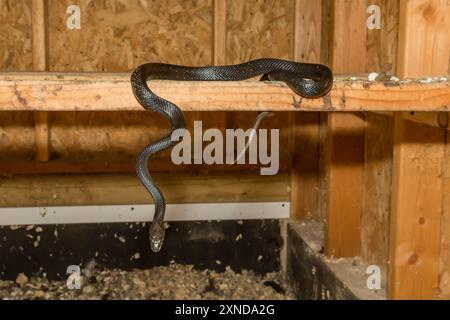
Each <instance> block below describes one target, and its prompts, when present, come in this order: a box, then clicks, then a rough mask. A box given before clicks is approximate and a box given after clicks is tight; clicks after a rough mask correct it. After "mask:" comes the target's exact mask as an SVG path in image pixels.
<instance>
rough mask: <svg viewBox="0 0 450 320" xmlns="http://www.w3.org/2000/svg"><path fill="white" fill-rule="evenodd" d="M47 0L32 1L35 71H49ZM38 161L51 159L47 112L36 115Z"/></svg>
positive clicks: (39, 112) (38, 112)
mask: <svg viewBox="0 0 450 320" xmlns="http://www.w3.org/2000/svg"><path fill="white" fill-rule="evenodd" d="M46 6H47V3H46V0H32V1H31V19H32V39H33V70H34V71H45V70H46V69H47V40H46V14H47V13H46V9H47V8H46ZM35 141H36V160H37V161H48V160H49V159H50V150H49V148H50V146H49V145H50V131H49V115H48V113H47V112H46V111H37V112H36V113H35Z"/></svg>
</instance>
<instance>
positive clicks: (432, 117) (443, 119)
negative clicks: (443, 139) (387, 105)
mask: <svg viewBox="0 0 450 320" xmlns="http://www.w3.org/2000/svg"><path fill="white" fill-rule="evenodd" d="M373 113H376V114H378V115H383V116H387V117H394V116H395V115H396V114H397V113H394V112H390V111H376V112H373ZM398 115H399V116H400V117H402V118H403V119H405V120H410V121H413V122H417V123H420V124H424V125H427V126H430V127H437V128H442V129H446V130H450V125H449V122H450V121H449V117H450V115H449V112H445V111H439V112H425V111H409V112H400V113H398Z"/></svg>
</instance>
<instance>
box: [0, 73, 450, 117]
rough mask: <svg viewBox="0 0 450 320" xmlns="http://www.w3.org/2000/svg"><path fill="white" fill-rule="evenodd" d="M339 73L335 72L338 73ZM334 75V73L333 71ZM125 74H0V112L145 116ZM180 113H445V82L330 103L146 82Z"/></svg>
mask: <svg viewBox="0 0 450 320" xmlns="http://www.w3.org/2000/svg"><path fill="white" fill-rule="evenodd" d="M337 68H338V67H337ZM338 72H339V71H338ZM129 78H130V75H129V74H108V73H81V74H77V73H20V72H19V73H0V111H132V110H135V111H144V109H143V108H142V106H141V105H140V104H139V103H138V102H137V101H136V99H135V98H134V96H133V93H132V90H131V86H130V80H129ZM149 85H150V87H151V88H152V90H153V91H154V92H155V93H156V94H158V95H160V96H162V97H165V98H167V99H169V100H170V101H172V102H174V103H176V104H177V105H178V106H179V107H180V108H181V109H182V110H184V111H264V110H268V111H270V110H272V111H448V110H449V109H450V81H448V80H446V81H433V82H430V83H422V82H419V81H415V80H412V81H407V82H405V83H400V84H398V83H397V84H396V83H390V82H387V83H383V82H369V81H367V80H352V79H351V78H349V77H348V76H346V77H341V78H339V79H338V80H336V81H335V84H334V88H333V90H332V92H331V94H330V99H326V100H325V101H324V99H301V98H300V97H299V96H297V95H296V94H295V93H293V92H292V90H291V89H290V88H289V87H288V86H287V85H285V84H284V83H280V82H259V81H241V82H236V81H224V82H220V81H219V82H197V81H192V82H181V81H151V82H150V84H149Z"/></svg>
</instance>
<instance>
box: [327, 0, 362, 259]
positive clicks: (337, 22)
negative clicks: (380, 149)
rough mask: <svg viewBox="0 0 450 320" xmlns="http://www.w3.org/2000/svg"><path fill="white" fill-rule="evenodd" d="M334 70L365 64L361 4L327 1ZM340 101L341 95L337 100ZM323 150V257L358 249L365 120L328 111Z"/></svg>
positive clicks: (353, 70)
mask: <svg viewBox="0 0 450 320" xmlns="http://www.w3.org/2000/svg"><path fill="white" fill-rule="evenodd" d="M332 29H333V31H332V46H331V48H332V55H331V60H332V61H331V65H332V69H333V71H334V73H361V72H364V71H365V68H366V60H365V57H366V2H365V1H359V0H346V1H340V0H334V1H333V2H332ZM341 103H342V104H344V105H345V99H344V100H343V101H341ZM326 130H327V133H326V141H325V147H324V151H325V153H326V156H325V170H326V175H325V176H326V189H327V208H326V210H327V222H326V230H325V238H326V239H325V251H326V254H327V255H328V256H334V257H349V256H356V255H358V254H359V253H360V243H361V236H360V228H361V225H360V224H361V212H362V211H361V210H362V187H363V185H362V184H363V173H364V154H363V152H364V151H363V150H364V119H363V117H362V115H360V114H353V113H330V114H329V115H328V120H327V128H326Z"/></svg>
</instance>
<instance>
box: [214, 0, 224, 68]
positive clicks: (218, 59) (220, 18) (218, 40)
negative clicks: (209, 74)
mask: <svg viewBox="0 0 450 320" xmlns="http://www.w3.org/2000/svg"><path fill="white" fill-rule="evenodd" d="M226 23H227V0H213V28H214V29H213V48H212V54H213V59H212V64H213V65H216V66H217V65H225V64H226V43H227V40H226V35H227V24H226Z"/></svg>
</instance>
